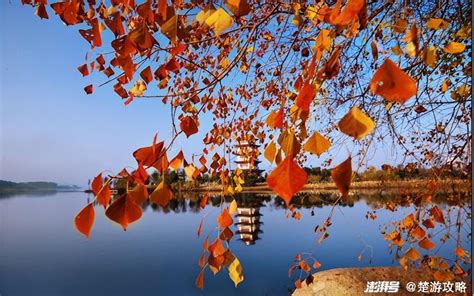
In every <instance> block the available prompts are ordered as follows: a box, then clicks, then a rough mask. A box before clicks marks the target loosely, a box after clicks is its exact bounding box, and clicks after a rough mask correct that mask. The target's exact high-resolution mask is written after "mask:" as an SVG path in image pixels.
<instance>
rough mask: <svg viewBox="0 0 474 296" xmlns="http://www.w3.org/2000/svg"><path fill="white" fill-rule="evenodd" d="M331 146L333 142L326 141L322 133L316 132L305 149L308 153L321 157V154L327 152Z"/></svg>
mask: <svg viewBox="0 0 474 296" xmlns="http://www.w3.org/2000/svg"><path fill="white" fill-rule="evenodd" d="M330 146H331V142H330V141H329V140H328V139H326V138H325V137H324V136H322V135H321V134H320V133H318V132H314V134H313V135H312V136H311V137H310V138H309V139H308V141H306V143H305V144H304V146H303V148H304V150H305V151H307V152H311V153H313V154H316V155H317V156H321V154H322V153H324V152H325V151H327V150H328V149H329V147H330Z"/></svg>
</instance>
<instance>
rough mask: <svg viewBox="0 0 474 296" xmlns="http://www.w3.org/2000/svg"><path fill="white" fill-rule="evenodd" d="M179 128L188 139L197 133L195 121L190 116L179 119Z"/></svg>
mask: <svg viewBox="0 0 474 296" xmlns="http://www.w3.org/2000/svg"><path fill="white" fill-rule="evenodd" d="M179 128H180V129H181V130H182V131H183V132H184V134H185V135H186V137H188V138H189V137H190V136H191V135H194V134H195V133H197V132H198V125H197V122H196V120H195V119H194V118H193V117H191V116H185V117H183V118H181V122H180V124H179Z"/></svg>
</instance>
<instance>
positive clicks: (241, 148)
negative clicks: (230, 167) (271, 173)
mask: <svg viewBox="0 0 474 296" xmlns="http://www.w3.org/2000/svg"><path fill="white" fill-rule="evenodd" d="M258 147H259V145H257V144H255V143H250V142H248V141H240V142H238V144H237V145H235V150H234V152H233V154H234V155H235V159H234V162H235V164H236V165H237V169H240V170H242V171H244V172H246V173H247V174H256V175H260V173H261V172H262V171H263V170H260V169H259V168H258V164H259V163H260V162H261V161H260V160H258V159H257V157H258V153H259V152H258V149H257V148H258Z"/></svg>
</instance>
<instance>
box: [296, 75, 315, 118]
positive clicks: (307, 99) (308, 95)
mask: <svg viewBox="0 0 474 296" xmlns="http://www.w3.org/2000/svg"><path fill="white" fill-rule="evenodd" d="M315 95H316V87H315V86H314V85H312V84H311V83H309V82H305V83H304V84H303V86H302V87H301V89H300V91H299V93H298V96H297V97H296V101H295V104H296V106H298V107H299V108H300V109H301V110H303V111H306V112H308V111H309V105H310V104H311V102H312V101H313V99H314V96H315Z"/></svg>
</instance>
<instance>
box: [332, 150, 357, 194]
mask: <svg viewBox="0 0 474 296" xmlns="http://www.w3.org/2000/svg"><path fill="white" fill-rule="evenodd" d="M331 177H332V179H333V180H334V183H336V187H337V189H339V192H341V194H342V197H343V198H347V196H348V194H349V188H350V186H351V181H352V157H351V156H349V157H348V158H347V159H346V160H344V161H343V162H341V163H340V164H339V165H337V166H336V167H335V168H333V169H332V170H331Z"/></svg>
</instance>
